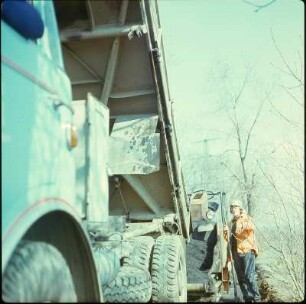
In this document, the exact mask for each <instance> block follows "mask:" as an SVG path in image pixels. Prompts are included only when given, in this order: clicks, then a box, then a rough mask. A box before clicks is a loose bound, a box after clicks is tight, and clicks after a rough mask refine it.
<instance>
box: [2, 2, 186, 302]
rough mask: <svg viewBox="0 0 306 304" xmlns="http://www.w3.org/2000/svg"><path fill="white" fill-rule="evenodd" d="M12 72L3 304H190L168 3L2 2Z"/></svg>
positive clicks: (6, 114)
mask: <svg viewBox="0 0 306 304" xmlns="http://www.w3.org/2000/svg"><path fill="white" fill-rule="evenodd" d="M1 67H2V79H1V82H2V85H1V87H2V93H1V94H2V96H1V97H2V98H1V106H2V128H1V132H2V137H1V144H2V299H3V300H4V301H5V302H50V301H52V302H149V301H152V302H186V301H187V274H186V241H187V240H188V238H189V234H190V231H191V229H192V223H191V218H190V210H189V209H190V203H189V198H188V196H187V194H186V190H185V184H184V178H183V174H182V169H181V160H180V154H179V147H178V142H177V136H176V129H175V122H174V115H173V102H172V100H171V97H170V93H169V85H168V78H167V70H166V63H165V54H164V48H163V39H162V30H161V25H160V19H159V13H158V5H157V1H153V0H152V1H151V0H139V1H138V0H137V1H128V0H123V1H103V0H101V1H85V0H84V1H74V0H69V1H64V0H60V1H41V0H39V1H36V0H30V1H28V0H19V1H15V0H10V1H3V2H2V3H1Z"/></svg>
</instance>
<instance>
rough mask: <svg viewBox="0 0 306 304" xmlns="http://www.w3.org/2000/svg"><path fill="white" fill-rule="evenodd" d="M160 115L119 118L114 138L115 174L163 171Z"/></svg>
mask: <svg viewBox="0 0 306 304" xmlns="http://www.w3.org/2000/svg"><path fill="white" fill-rule="evenodd" d="M157 120H158V116H157V115H153V116H151V115H124V116H118V117H117V118H116V121H115V124H114V127H113V130H112V133H111V136H110V151H111V152H110V154H109V155H110V169H111V173H112V174H149V173H152V172H155V171H158V170H159V154H160V151H159V150H160V148H159V147H160V144H159V141H160V136H159V134H158V133H155V129H156V125H157Z"/></svg>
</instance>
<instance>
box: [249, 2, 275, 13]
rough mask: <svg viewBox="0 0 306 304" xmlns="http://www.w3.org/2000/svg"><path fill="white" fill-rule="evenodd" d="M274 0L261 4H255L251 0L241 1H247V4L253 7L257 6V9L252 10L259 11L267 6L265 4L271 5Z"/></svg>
mask: <svg viewBox="0 0 306 304" xmlns="http://www.w3.org/2000/svg"><path fill="white" fill-rule="evenodd" d="M275 1H276V0H271V1H270V2H268V3H266V4H262V5H258V4H255V3H253V2H251V1H248V0H243V2H245V3H247V4H250V5H252V6H255V7H257V9H256V10H255V11H254V12H256V13H257V12H259V11H260V10H261V9H263V8H265V7H267V6H269V5H271V4H272V3H273V2H275Z"/></svg>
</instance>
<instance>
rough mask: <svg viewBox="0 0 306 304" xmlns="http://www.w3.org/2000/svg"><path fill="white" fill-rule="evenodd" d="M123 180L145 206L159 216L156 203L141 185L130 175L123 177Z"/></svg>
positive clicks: (159, 212)
mask: <svg viewBox="0 0 306 304" xmlns="http://www.w3.org/2000/svg"><path fill="white" fill-rule="evenodd" d="M123 177H124V179H125V180H126V181H127V182H128V183H129V184H130V186H131V187H132V188H133V189H134V190H135V192H136V193H137V194H138V195H139V196H140V197H141V198H142V200H143V201H144V202H145V204H146V205H147V206H148V207H149V208H150V209H151V210H152V211H153V212H154V213H155V214H161V213H162V212H161V210H160V208H159V204H158V202H157V201H156V200H155V199H154V198H153V197H152V196H151V194H150V193H149V192H148V190H147V189H146V188H145V187H144V185H143V183H142V182H141V181H140V180H139V179H137V178H136V177H134V176H132V175H127V174H125V175H123Z"/></svg>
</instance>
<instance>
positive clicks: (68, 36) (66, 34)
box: [60, 24, 147, 42]
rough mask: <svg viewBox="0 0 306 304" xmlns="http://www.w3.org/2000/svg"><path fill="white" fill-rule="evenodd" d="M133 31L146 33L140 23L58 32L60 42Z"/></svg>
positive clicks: (104, 36)
mask: <svg viewBox="0 0 306 304" xmlns="http://www.w3.org/2000/svg"><path fill="white" fill-rule="evenodd" d="M133 32H141V33H146V32H147V27H146V26H145V25H142V24H132V25H121V24H117V25H103V26H99V27H96V28H95V29H94V30H92V31H82V30H66V31H62V32H61V33H60V39H61V42H67V41H70V40H86V39H87V40H89V39H99V38H106V37H120V36H129V35H130V34H131V33H133Z"/></svg>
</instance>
